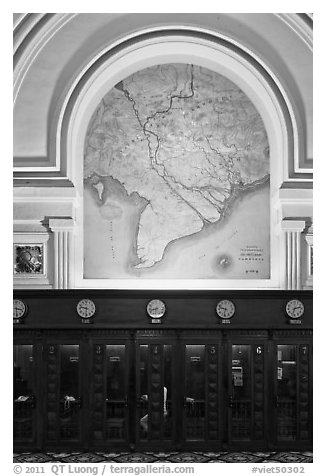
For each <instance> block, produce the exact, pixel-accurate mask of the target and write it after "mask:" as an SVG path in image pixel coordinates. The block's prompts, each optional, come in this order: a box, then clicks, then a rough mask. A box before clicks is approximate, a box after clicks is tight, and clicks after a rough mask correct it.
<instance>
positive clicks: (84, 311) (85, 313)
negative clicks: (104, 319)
mask: <svg viewBox="0 0 326 476" xmlns="http://www.w3.org/2000/svg"><path fill="white" fill-rule="evenodd" d="M95 311H96V307H95V304H94V302H93V301H92V300H91V299H82V300H81V301H79V303H78V304H77V313H78V315H79V316H80V317H82V318H83V319H89V318H90V317H93V316H94V314H95Z"/></svg>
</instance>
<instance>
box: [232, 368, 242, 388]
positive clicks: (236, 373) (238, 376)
mask: <svg viewBox="0 0 326 476" xmlns="http://www.w3.org/2000/svg"><path fill="white" fill-rule="evenodd" d="M232 385H233V386H234V387H243V367H241V366H232Z"/></svg>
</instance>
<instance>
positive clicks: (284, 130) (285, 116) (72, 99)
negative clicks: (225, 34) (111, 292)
mask: <svg viewBox="0 0 326 476" xmlns="http://www.w3.org/2000/svg"><path fill="white" fill-rule="evenodd" d="M230 46H231V45H230V44H229V45H228V44H227V42H225V41H223V39H220V41H218V39H217V38H216V39H215V41H212V38H205V36H204V35H202V36H199V35H198V34H197V35H196V34H195V32H194V33H193V36H190V35H186V34H184V35H183V34H182V31H180V32H179V33H178V34H175V33H172V32H171V33H170V34H169V32H165V34H164V35H162V36H153V37H151V36H150V35H149V36H147V37H145V38H144V39H143V40H142V41H136V42H129V43H128V44H126V46H125V47H124V48H118V49H117V51H116V52H115V53H114V54H108V55H104V56H102V57H101V55H99V58H101V61H99V62H98V63H97V65H96V67H94V66H93V67H92V68H90V69H89V70H87V71H86V70H85V71H84V72H83V75H82V78H81V79H80V82H79V84H78V86H77V85H74V86H75V87H74V88H72V90H71V91H70V93H69V95H68V96H67V99H66V102H65V104H64V107H63V108H62V109H61V115H60V118H59V122H58V124H59V127H58V128H57V150H58V151H60V154H64V155H65V160H66V163H67V171H66V172H67V176H68V177H69V178H70V180H71V181H72V182H73V184H74V186H75V187H76V191H77V197H78V200H77V207H76V217H75V218H76V230H75V233H74V235H75V237H76V240H75V247H74V248H75V250H74V251H75V252H74V283H73V284H74V286H75V287H77V288H78V287H89V288H92V287H97V288H101V287H103V288H130V289H137V288H138V289H139V288H146V289H150V288H152V289H153V288H154V289H155V288H157V289H162V288H165V289H172V288H173V289H200V288H203V289H217V288H218V289H221V288H225V289H230V288H236V289H239V288H252V287H253V288H279V287H280V286H281V280H282V276H281V264H280V259H281V258H280V257H281V253H280V247H281V245H280V237H279V236H277V235H276V234H275V233H272V234H271V278H270V279H268V280H232V281H231V280H189V281H186V282H185V281H184V280H162V281H159V280H146V279H142V280H126V279H123V280H114V283H111V282H110V280H104V279H96V280H93V279H92V280H90V279H83V239H82V237H83V201H82V195H83V152H84V150H83V149H84V140H85V135H86V131H87V127H88V124H89V121H90V118H91V116H92V114H93V112H94V110H95V109H96V107H97V105H98V104H99V102H100V101H101V99H102V98H103V96H104V95H105V94H106V93H107V92H108V91H109V90H110V89H111V88H112V87H114V85H115V84H117V83H118V82H119V81H121V80H123V79H125V78H126V77H127V76H129V75H131V74H133V73H134V72H136V71H139V70H141V69H144V68H146V67H149V66H154V65H157V64H162V63H178V62H179V63H192V64H196V65H199V66H203V67H205V68H208V69H211V70H213V71H216V72H217V73H219V74H222V75H224V76H226V77H228V78H229V79H230V80H231V81H233V82H234V83H235V84H237V85H238V86H239V87H240V88H241V89H242V90H243V91H244V93H245V94H246V95H247V96H248V97H249V98H250V99H251V101H252V102H253V103H254V105H255V107H256V108H257V110H258V111H259V113H260V115H261V117H262V119H263V121H264V123H265V127H266V131H267V134H268V139H269V145H270V163H271V170H270V172H271V229H275V224H276V223H277V222H278V217H277V203H276V205H275V203H274V201H273V197H274V196H275V195H276V194H277V192H278V190H279V188H280V187H281V185H282V183H283V181H284V179H285V178H286V177H287V176H288V170H287V166H288V159H289V154H290V153H291V151H292V153H293V152H294V153H298V150H296V147H298V141H297V140H296V137H295V136H296V134H297V133H298V131H297V130H295V129H294V130H293V127H292V125H293V124H292V120H291V119H293V117H292V118H291V112H289V110H288V109H287V107H286V102H287V101H286V98H284V97H283V95H282V92H281V91H280V90H279V89H278V87H277V85H275V82H274V81H273V78H272V77H271V76H270V75H269V74H268V72H267V71H266V69H264V68H263V67H262V66H261V65H258V63H257V61H256V59H255V58H253V57H252V56H250V55H249V54H248V52H245V51H243V50H240V49H239V47H238V46H237V45H233V46H235V47H234V48H233V47H230ZM241 52H242V53H241ZM293 148H294V150H293ZM62 159H63V157H61V160H62Z"/></svg>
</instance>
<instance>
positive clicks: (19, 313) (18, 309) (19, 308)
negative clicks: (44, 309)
mask: <svg viewBox="0 0 326 476" xmlns="http://www.w3.org/2000/svg"><path fill="white" fill-rule="evenodd" d="M26 312H27V306H26V304H25V303H24V302H23V301H22V300H21V299H14V301H13V318H14V319H21V318H22V317H24V315H25V314H26Z"/></svg>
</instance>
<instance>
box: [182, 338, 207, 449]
mask: <svg viewBox="0 0 326 476" xmlns="http://www.w3.org/2000/svg"><path fill="white" fill-rule="evenodd" d="M184 407H185V439H186V440H187V441H198V440H204V438H205V418H206V405H205V345H186V369H185V395H184Z"/></svg>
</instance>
